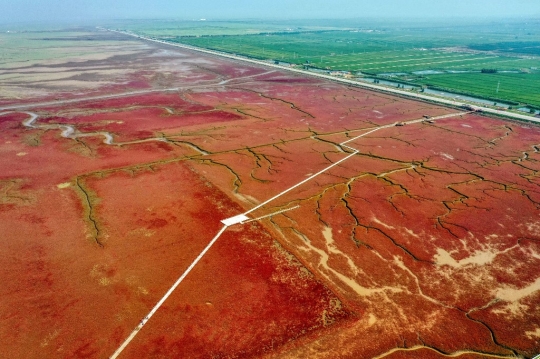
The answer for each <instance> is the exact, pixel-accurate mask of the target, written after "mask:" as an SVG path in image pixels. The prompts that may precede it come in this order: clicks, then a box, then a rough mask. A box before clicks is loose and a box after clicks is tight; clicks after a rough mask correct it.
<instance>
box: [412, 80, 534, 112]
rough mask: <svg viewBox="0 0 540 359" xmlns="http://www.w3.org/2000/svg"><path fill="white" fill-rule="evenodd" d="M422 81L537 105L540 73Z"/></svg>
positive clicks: (482, 95) (464, 91) (475, 93)
mask: <svg viewBox="0 0 540 359" xmlns="http://www.w3.org/2000/svg"><path fill="white" fill-rule="evenodd" d="M421 82H422V83H424V84H426V83H427V84H429V85H432V86H437V87H438V88H446V89H451V90H457V91H460V92H463V93H471V94H474V95H479V96H481V97H484V98H498V99H501V100H508V101H514V102H520V103H523V104H531V105H536V106H538V105H539V104H540V73H531V74H526V73H517V74H514V73H497V74H482V73H466V74H436V75H429V76H426V77H425V78H423V79H421ZM497 89H498V90H497Z"/></svg>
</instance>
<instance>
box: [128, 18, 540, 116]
mask: <svg viewBox="0 0 540 359" xmlns="http://www.w3.org/2000/svg"><path fill="white" fill-rule="evenodd" d="M315 25H317V24H311V27H309V26H296V25H295V26H289V27H288V26H286V25H285V24H282V23H279V24H260V23H249V22H248V23H235V22H232V23H227V22H223V23H205V24H202V25H200V24H193V23H188V24H183V25H181V24H179V25H176V26H177V28H176V29H175V28H174V26H173V25H171V24H169V25H167V26H166V27H163V28H162V29H160V25H159V24H153V25H152V26H150V25H148V26H147V29H146V30H145V28H144V27H141V26H140V27H139V29H132V30H134V31H136V32H137V33H140V34H145V35H150V36H155V37H160V38H163V39H166V40H169V41H174V42H180V43H184V44H189V45H194V46H200V47H205V48H211V49H215V50H220V51H225V52H229V53H235V54H241V55H246V56H250V57H254V58H258V59H261V60H274V61H275V60H279V61H282V62H286V63H291V64H296V65H302V66H306V65H307V66H309V67H310V68H318V69H323V70H343V71H350V72H351V73H352V74H353V75H358V76H376V77H379V78H382V77H388V78H389V79H395V80H399V81H406V82H410V83H414V84H418V85H419V86H436V87H438V88H444V89H447V90H448V91H456V92H459V93H467V94H470V95H476V96H479V97H482V98H488V99H494V100H496V99H502V100H508V101H512V102H520V103H523V104H526V105H531V106H535V107H540V95H539V93H540V24H539V23H538V22H537V21H536V22H535V21H531V22H530V23H521V22H520V23H517V22H516V23H506V24H504V26H501V25H500V24H489V23H486V24H481V25H467V24H463V23H462V24H461V25H459V26H457V25H456V26H453V25H439V24H429V26H428V25H426V27H419V26H411V24H409V25H408V27H400V26H397V25H396V26H394V27H391V26H387V25H384V24H378V25H376V26H375V25H374V26H367V25H366V26H359V24H354V23H347V29H346V30H343V28H344V27H345V26H344V25H343V24H335V26H332V25H334V24H328V23H326V24H324V25H325V26H326V27H324V26H319V27H317V26H315ZM354 25H356V27H354ZM340 26H341V29H342V30H336V29H338V28H340ZM330 28H331V30H330ZM482 69H494V70H497V73H495V74H486V73H480V72H481V70H482ZM499 83H500V85H499V91H498V92H497V85H498V84H499Z"/></svg>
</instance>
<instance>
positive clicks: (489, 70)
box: [480, 69, 497, 74]
mask: <svg viewBox="0 0 540 359" xmlns="http://www.w3.org/2000/svg"><path fill="white" fill-rule="evenodd" d="M480 72H481V73H483V74H496V73H497V69H482V70H481V71H480Z"/></svg>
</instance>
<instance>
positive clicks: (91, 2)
mask: <svg viewBox="0 0 540 359" xmlns="http://www.w3.org/2000/svg"><path fill="white" fill-rule="evenodd" d="M141 17H143V18H148V17H150V18H156V17H161V18H163V17H167V18H179V19H192V18H197V19H198V18H207V19H209V20H210V19H224V18H236V19H239V18H276V19H279V18H283V19H302V18H365V17H408V18H410V17H481V18H486V17H538V18H540V0H324V1H323V0H264V1H263V0H187V1H186V0H153V1H151V0H147V1H143V0H0V23H4V24H5V23H11V22H21V21H58V20H68V21H74V22H77V21H81V20H84V19H92V20H93V19H111V18H141Z"/></svg>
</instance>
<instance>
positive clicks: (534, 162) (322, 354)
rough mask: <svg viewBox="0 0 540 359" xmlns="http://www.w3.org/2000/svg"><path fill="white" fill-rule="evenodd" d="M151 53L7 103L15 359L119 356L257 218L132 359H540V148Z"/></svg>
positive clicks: (1, 306)
mask: <svg viewBox="0 0 540 359" xmlns="http://www.w3.org/2000/svg"><path fill="white" fill-rule="evenodd" d="M97 34H99V36H103V37H104V38H105V37H106V35H103V33H101V32H98V33H97ZM115 39H117V37H116V36H113V37H111V38H110V39H109V41H111V42H112V43H114V41H116V40H115ZM141 44H143V45H141V46H144V51H140V52H138V53H137V54H136V57H135V58H132V60H130V61H133V62H132V65H126V64H123V65H122V66H121V61H120V60H119V59H118V58H114V57H112V58H106V59H103V60H100V61H102V62H101V66H108V67H110V68H111V69H113V68H116V67H121V68H123V71H126V72H125V73H124V74H126V73H129V75H125V76H126V77H124V75H122V76H119V77H117V78H113V79H111V80H110V81H111V82H117V84H116V85H115V84H111V83H108V82H107V83H103V84H101V85H99V84H97V83H94V84H93V86H92V88H91V89H88V88H85V87H84V86H81V88H79V90H78V92H77V93H75V94H72V95H71V96H67V99H68V100H69V101H67V102H62V101H61V99H60V100H59V101H56V102H54V101H53V103H51V99H52V100H54V99H55V98H56V97H58V96H62V95H61V94H60V95H59V93H58V92H57V89H59V88H62V86H63V85H62V81H64V80H63V79H55V80H50V81H51V87H50V88H49V89H46V88H42V89H41V90H42V91H43V92H42V93H40V94H39V95H38V96H36V97H30V98H25V99H23V100H22V101H21V103H26V104H27V105H24V106H26V107H24V106H23V107H22V108H18V107H17V108H15V109H12V108H10V107H13V106H19V103H17V102H15V101H14V99H13V98H3V99H1V100H2V101H3V103H6V104H7V105H3V107H2V106H0V144H1V146H0V154H1V156H0V167H1V168H2V169H3V170H2V172H1V174H0V231H1V232H2V233H3V239H4V240H3V241H2V242H0V247H1V248H0V252H1V253H2V256H0V275H1V278H2V279H3V281H4V285H3V286H2V288H1V289H0V295H1V296H2V298H3V301H2V302H1V303H0V336H1V337H2V338H3V339H4V345H2V347H1V348H0V356H1V357H6V358H66V359H67V358H69V359H71V358H107V357H109V356H111V355H112V354H113V353H114V352H115V350H117V349H118V348H119V347H120V345H121V344H122V342H123V341H124V340H125V339H126V338H127V337H128V336H129V335H130V333H131V332H132V330H133V329H134V328H135V327H136V326H137V325H138V324H139V323H140V321H141V320H143V318H145V316H147V315H148V314H149V312H150V310H151V309H152V308H153V307H154V305H155V304H156V303H157V302H158V301H159V300H160V299H161V298H162V297H163V296H164V294H165V293H166V292H167V290H168V289H169V288H170V287H171V285H172V284H173V283H174V282H175V281H176V280H177V279H178V278H179V277H180V275H182V273H184V272H185V271H186V269H187V268H188V267H189V266H190V264H191V263H192V262H193V260H194V259H195V258H196V257H197V256H198V255H199V253H201V251H202V250H203V248H205V246H206V245H207V244H208V243H209V242H210V240H211V239H212V238H214V236H215V235H216V234H217V233H221V232H220V230H221V229H222V228H223V225H222V223H221V222H220V221H221V220H223V219H225V218H230V217H233V216H236V215H239V214H242V213H247V214H248V217H249V218H250V220H249V221H246V222H245V223H239V224H235V225H232V226H230V227H227V228H226V229H225V230H224V231H223V232H222V234H221V236H220V237H219V238H218V240H217V241H216V242H215V244H214V246H213V247H211V248H210V249H209V250H208V252H207V253H206V255H205V256H204V257H202V259H201V261H200V262H198V264H197V265H196V266H195V267H194V268H193V269H192V270H191V271H190V272H189V274H188V275H187V277H186V278H185V280H184V281H183V282H181V283H180V285H179V286H178V288H177V289H176V290H175V291H174V292H172V294H171V295H170V297H168V298H167V300H166V301H165V302H164V304H163V306H161V307H160V308H159V310H158V311H157V312H156V313H155V315H154V316H153V317H151V318H150V320H148V321H147V322H146V324H145V325H144V326H143V327H142V329H141V330H140V331H139V332H138V333H137V335H136V336H135V337H134V338H133V340H132V341H131V342H130V343H129V345H127V347H125V349H124V350H123V351H122V352H121V353H120V354H119V356H118V357H119V358H216V357H217V358H306V357H309V358H351V359H353V358H407V357H411V358H412V357H426V358H443V357H447V356H454V357H463V358H483V357H485V358H532V357H533V356H534V355H535V354H537V353H538V352H540V345H539V344H538V343H539V342H540V331H539V329H538V328H540V314H539V313H538V311H537V310H535V308H537V307H538V305H539V304H540V278H539V277H538V271H537V268H538V265H539V264H540V242H539V241H540V221H539V219H538V218H539V216H538V215H539V208H540V183H539V181H540V180H539V177H538V173H539V171H540V165H539V163H540V128H539V127H536V126H531V125H525V124H522V123H517V122H509V121H503V120H496V119H491V118H487V117H482V116H479V115H477V114H470V113H463V112H460V111H458V110H456V109H452V108H445V107H441V106H436V105H432V104H429V103H423V102H415V101H411V100H405V99H402V98H397V97H393V96H390V95H385V94H380V93H376V92H370V91H366V90H360V89H358V88H349V87H346V86H343V85H339V84H336V83H331V82H327V81H321V80H315V79H312V78H303V77H299V76H294V75H291V74H288V73H284V72H279V71H276V70H271V69H266V68H262V67H255V66H248V65H245V64H242V63H239V62H234V61H230V60H224V59H219V58H217V57H212V56H202V55H200V54H196V53H192V52H189V51H187V50H179V49H174V48H167V47H165V46H163V47H160V46H155V45H152V44H149V43H141ZM115 46H116V47H117V51H124V50H125V51H128V49H130V48H132V46H134V43H132V42H123V41H122V42H118V43H115ZM123 46H125V47H123ZM43 61H45V62H46V60H43ZM60 65H61V66H62V67H64V68H66V71H71V70H72V67H77V66H76V65H74V64H70V63H69V62H67V63H65V64H59V66H60ZM39 66H44V65H43V64H42V63H40V64H38V67H39ZM143 68H144V71H142V69H143ZM126 78H129V80H130V82H131V83H137V84H138V85H137V86H138V90H136V91H137V92H136V93H134V91H135V89H134V87H133V86H123V85H122V84H123V83H124V81H125V80H126ZM20 81H21V82H20V83H19V84H18V85H17V86H19V88H20V89H24V88H26V87H31V86H32V84H33V82H32V80H24V79H21V80H20ZM67 81H68V83H69V80H67ZM164 81H165V82H164ZM52 85H54V86H52ZM117 85H118V86H117ZM22 92H24V91H23V90H21V93H22ZM96 96H102V97H96ZM103 96H109V97H103ZM425 117H429V118H430V119H429V120H427V119H426V118H425ZM396 123H398V124H399V126H396V125H395V124H396ZM345 158H346V160H343V159H345ZM342 160H343V161H342ZM338 161H341V162H339V164H337V165H335V164H336V163H337V162H338ZM325 168H329V169H328V170H326V171H323V170H324V169H325ZM316 174H317V175H316ZM314 175H316V176H314ZM306 179H309V181H307V182H305V183H303V184H302V185H299V186H298V184H299V183H302V182H303V181H304V180H306ZM280 193H281V194H282V195H280ZM271 198H274V199H273V200H271V201H268V200H269V199H271ZM278 212H279V213H278Z"/></svg>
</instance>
